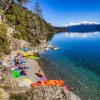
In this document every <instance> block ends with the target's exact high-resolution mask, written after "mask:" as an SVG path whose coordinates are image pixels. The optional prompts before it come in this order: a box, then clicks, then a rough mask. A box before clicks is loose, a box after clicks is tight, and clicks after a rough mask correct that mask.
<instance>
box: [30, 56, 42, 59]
mask: <svg viewBox="0 0 100 100" xmlns="http://www.w3.org/2000/svg"><path fill="white" fill-rule="evenodd" d="M28 58H31V59H35V60H39V59H40V58H39V57H36V56H28Z"/></svg>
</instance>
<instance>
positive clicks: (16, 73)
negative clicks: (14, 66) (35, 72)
mask: <svg viewBox="0 0 100 100" xmlns="http://www.w3.org/2000/svg"><path fill="white" fill-rule="evenodd" d="M12 73H13V78H19V72H18V71H16V70H13V71H12Z"/></svg>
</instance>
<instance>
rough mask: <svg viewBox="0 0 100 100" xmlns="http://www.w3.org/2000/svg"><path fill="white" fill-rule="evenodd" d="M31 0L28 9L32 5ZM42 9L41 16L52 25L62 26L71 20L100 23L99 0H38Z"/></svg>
mask: <svg viewBox="0 0 100 100" xmlns="http://www.w3.org/2000/svg"><path fill="white" fill-rule="evenodd" d="M35 1H37V0H31V2H30V3H29V4H28V5H27V7H28V9H29V10H32V9H33V7H34V2H35ZM38 2H39V3H40V6H41V8H42V10H43V18H44V19H45V20H46V21H47V22H48V23H51V24H52V25H54V26H64V25H66V24H68V23H71V22H82V21H92V22H96V23H100V0H38Z"/></svg>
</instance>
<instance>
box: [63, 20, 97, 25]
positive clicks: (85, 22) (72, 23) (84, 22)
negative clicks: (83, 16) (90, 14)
mask: <svg viewBox="0 0 100 100" xmlns="http://www.w3.org/2000/svg"><path fill="white" fill-rule="evenodd" d="M80 24H97V23H96V22H90V21H82V22H78V23H75V22H71V23H69V24H65V25H64V26H73V25H80Z"/></svg>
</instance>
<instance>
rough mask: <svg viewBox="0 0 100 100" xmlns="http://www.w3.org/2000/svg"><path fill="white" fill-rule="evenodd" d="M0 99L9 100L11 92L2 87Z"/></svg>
mask: <svg viewBox="0 0 100 100" xmlns="http://www.w3.org/2000/svg"><path fill="white" fill-rule="evenodd" d="M0 100H9V93H8V92H6V91H5V90H4V89H3V88H0Z"/></svg>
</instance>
